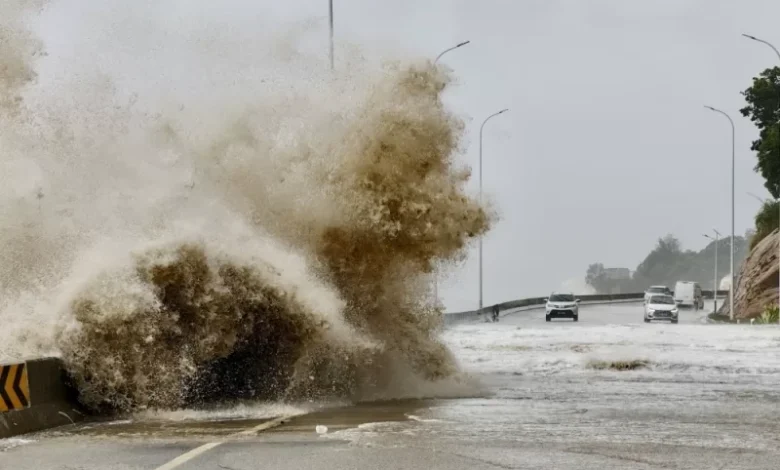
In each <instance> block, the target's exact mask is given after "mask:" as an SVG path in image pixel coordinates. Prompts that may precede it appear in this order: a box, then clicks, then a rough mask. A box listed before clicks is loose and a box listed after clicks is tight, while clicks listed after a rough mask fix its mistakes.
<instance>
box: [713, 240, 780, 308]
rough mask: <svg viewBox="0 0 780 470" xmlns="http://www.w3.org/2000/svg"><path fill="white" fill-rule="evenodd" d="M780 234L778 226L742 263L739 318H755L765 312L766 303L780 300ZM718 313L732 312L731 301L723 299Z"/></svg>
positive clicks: (737, 295) (736, 300)
mask: <svg viewBox="0 0 780 470" xmlns="http://www.w3.org/2000/svg"><path fill="white" fill-rule="evenodd" d="M779 238H780V237H778V231H777V230H775V231H774V232H772V233H771V234H770V235H768V236H767V237H766V238H764V239H763V240H761V242H760V243H759V244H758V245H756V247H755V248H753V250H752V251H751V252H750V254H749V255H748V257H747V259H746V260H745V262H744V263H743V264H742V269H740V271H739V277H738V278H737V286H736V292H735V295H734V311H735V315H734V317H735V318H740V319H747V318H755V317H758V316H760V315H761V313H762V312H763V311H764V307H765V306H766V305H769V304H771V305H775V304H777V295H778V277H777V276H778V274H777V270H778V269H777V268H778V265H777V258H778V257H777V245H778V239H779ZM718 313H721V314H724V315H728V314H729V303H728V301H726V302H724V303H723V306H722V307H721V308H720V310H719V311H718Z"/></svg>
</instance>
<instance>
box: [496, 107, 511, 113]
mask: <svg viewBox="0 0 780 470" xmlns="http://www.w3.org/2000/svg"><path fill="white" fill-rule="evenodd" d="M507 111H509V108H504V109H502V110H501V111H499V112H498V114H503V113H505V112H507Z"/></svg>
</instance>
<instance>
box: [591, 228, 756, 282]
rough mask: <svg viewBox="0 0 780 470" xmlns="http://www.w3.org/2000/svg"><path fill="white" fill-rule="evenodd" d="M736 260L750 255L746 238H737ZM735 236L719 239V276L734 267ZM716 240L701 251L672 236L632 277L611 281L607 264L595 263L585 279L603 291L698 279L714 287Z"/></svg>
mask: <svg viewBox="0 0 780 470" xmlns="http://www.w3.org/2000/svg"><path fill="white" fill-rule="evenodd" d="M734 249H735V251H734V262H735V264H736V266H737V269H738V267H739V265H740V264H741V263H742V261H744V259H745V258H746V257H747V254H748V251H749V247H748V241H747V239H746V238H745V237H739V236H738V237H735V241H734ZM730 253H731V237H727V238H723V239H721V240H719V242H718V273H719V276H718V277H719V278H722V277H723V276H726V275H727V274H728V273H729V270H730ZM714 263H715V242H714V241H712V242H711V243H710V244H708V245H707V246H706V247H705V248H704V249H703V250H701V251H699V252H695V251H691V250H683V249H682V247H681V246H680V242H679V240H677V239H676V238H675V237H674V236H672V235H667V236H665V237H663V238H659V239H658V242H657V243H656V246H655V248H654V249H653V250H652V251H651V252H650V253H649V254H648V255H647V257H645V259H644V260H643V261H642V262H641V263H640V264H639V266H637V268H636V271H634V274H633V277H632V279H628V280H618V281H615V280H610V279H607V278H606V276H604V274H603V270H604V266H603V265H602V264H601V263H594V264H591V265H590V266H589V267H588V271H587V274H586V276H585V282H587V283H588V285H590V286H591V287H593V288H594V289H596V291H597V292H599V293H605V294H607V293H614V292H640V291H642V290H644V289H646V288H648V287H650V286H652V285H664V286H668V287H669V288H672V289H673V288H674V285H675V283H676V282H677V281H682V280H685V281H694V282H698V283H699V284H701V286H702V288H703V289H711V288H712V287H711V286H712V281H713V275H714V270H715V265H714Z"/></svg>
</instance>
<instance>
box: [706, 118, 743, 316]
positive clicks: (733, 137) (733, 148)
mask: <svg viewBox="0 0 780 470" xmlns="http://www.w3.org/2000/svg"><path fill="white" fill-rule="evenodd" d="M705 108H707V109H709V110H710V111H714V112H716V113H719V114H722V115H724V116H726V118H727V119H728V120H729V122H730V123H731V243H730V245H731V285H730V286H729V319H731V320H733V319H734V278H735V276H734V168H735V154H736V130H735V129H734V120H733V119H731V116H729V115H728V114H726V113H725V112H723V111H721V110H720V109H717V108H713V107H712V106H705Z"/></svg>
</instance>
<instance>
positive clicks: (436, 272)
mask: <svg viewBox="0 0 780 470" xmlns="http://www.w3.org/2000/svg"><path fill="white" fill-rule="evenodd" d="M330 2H331V5H333V0H330ZM331 11H332V10H331ZM470 42H471V41H463V42H461V43H459V44H456V45H454V46H452V47H450V48H449V49H446V50H444V51H442V52H441V53H440V54H439V55H437V56H436V59H435V60H434V61H433V63H434V64H436V63H437V62H439V59H441V56H443V55H444V54H446V53H448V52H449V51H452V50H455V49H457V48H459V47H463V46H465V45H466V44H468V43H470ZM332 67H333V65H332V64H331V68H332ZM433 295H434V299H435V300H436V303H437V305H438V302H439V270H438V269H436V268H434V270H433Z"/></svg>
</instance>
